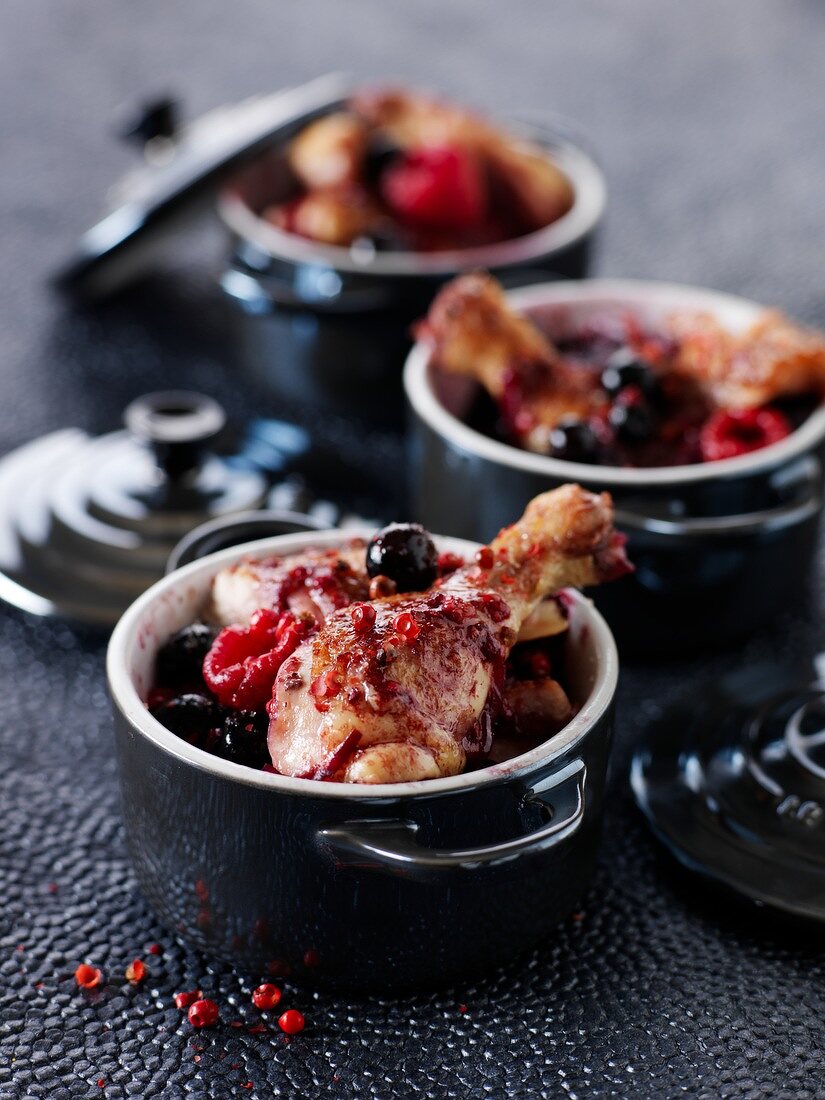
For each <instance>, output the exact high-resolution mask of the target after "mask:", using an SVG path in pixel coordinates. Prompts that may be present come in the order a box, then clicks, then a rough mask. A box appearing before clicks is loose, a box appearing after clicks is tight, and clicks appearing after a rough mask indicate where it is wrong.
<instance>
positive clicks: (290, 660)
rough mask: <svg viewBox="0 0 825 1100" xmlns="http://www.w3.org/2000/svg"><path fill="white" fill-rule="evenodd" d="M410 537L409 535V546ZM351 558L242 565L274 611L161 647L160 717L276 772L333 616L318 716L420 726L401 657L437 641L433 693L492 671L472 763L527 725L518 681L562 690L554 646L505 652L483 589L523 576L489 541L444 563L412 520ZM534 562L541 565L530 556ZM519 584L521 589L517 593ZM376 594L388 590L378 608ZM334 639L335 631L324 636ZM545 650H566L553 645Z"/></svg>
mask: <svg viewBox="0 0 825 1100" xmlns="http://www.w3.org/2000/svg"><path fill="white" fill-rule="evenodd" d="M404 539H408V540H409V547H408V548H406V549H405V544H404ZM339 553H341V552H339V551H337V550H334V549H333V550H323V551H318V550H311V551H308V552H307V553H306V557H305V560H298V556H297V555H292V556H291V557H290V558H288V559H283V560H278V559H275V558H269V559H266V560H263V561H260V562H245V563H241V566H240V567H238V568H239V569H240V570H246V572H247V574H248V575H249V577H254V578H255V579H256V583H258V584H259V587H258V588H257V589H256V598H263V599H266V601H267V606H265V607H260V608H258V609H257V610H256V611H254V612H253V613H252V614H251V616H250V617H249V620H248V622H247V623H246V624H245V625H236V626H228V627H225V628H224V629H222V630H219V631H216V630H215V629H213V628H210V627H208V626H206V625H204V624H202V623H195V624H192V626H190V627H185V628H184V629H183V630H182V631H179V632H178V634H176V635H175V636H174V637H173V638H171V639H170V640H169V641H168V642H167V643H166V644H165V645H164V646H163V647H162V649H161V652H160V654H159V656H158V661H157V676H158V682H157V683H156V684H155V686H154V687H153V688H152V691H151V693H150V707H151V709H152V711H153V714H154V715H155V716H156V717H157V718H158V720H159V721H161V722H162V723H164V724H165V725H166V726H167V728H169V729H170V730H171V731H172V732H173V733H175V734H177V735H178V736H180V737H182V738H184V739H185V740H187V741H188V742H189V743H190V744H193V745H195V746H196V747H198V748H200V749H203V750H205V751H207V752H210V753H212V754H214V755H216V756H220V757H222V758H223V759H226V760H229V761H232V762H233V763H239V764H244V765H247V766H249V767H253V768H256V769H260V770H264V771H268V772H276V768H275V767H273V763H272V759H273V758H272V756H270V751H269V747H268V744H267V741H268V732H269V727H270V722H271V721H275V720H276V719H277V714H278V705H279V704H278V703H277V702H276V698H275V695H274V685H275V682H276V678H277V682H278V685H279V691H281V692H284V693H286V694H287V696H288V694H289V692H290V689H291V688H295V687H298V686H299V685H301V684H302V683H304V682H305V681H304V679H303V677H304V675H305V668H304V663H303V662H305V660H306V657H305V656H302V654H301V653H299V652H298V650H299V649H300V648H301V647H302V646H303V644H304V643H305V642H307V643H309V642H312V640H313V639H314V638H315V636H316V634H317V632H318V629H319V626H320V625H321V624H322V623H323V622H325V621H326V622H327V627H328V628H329V627H330V626H331V624H332V622H334V623H335V624H336V625H335V630H334V632H333V635H332V636H333V637H338V640H339V641H340V646H339V645H338V644H337V642H336V643H335V646H336V651H335V653H334V654H331V655H330V656H331V659H329V660H327V659H326V655H325V660H324V661H323V662H322V665H321V666H320V667H322V668H323V671H322V672H320V673H319V674H317V675H316V676H315V678H314V679H312V680H310V681H308V687H309V692H310V696H311V699H312V702H313V704H314V707H315V708H316V709H317V711H318V712H319V713H320V714H324V713H326V712H327V711H328V710H329V708H330V706H331V704H332V703H333V701H335V700H338V699H339V697H342V696H343V697H344V698H345V700H346V703H347V705H348V707H349V708H351V711H352V714H353V715H354V716H357V715H358V713H359V711H360V710H361V708H364V709H365V711H366V709H367V708H368V709H369V711H370V712H371V713H377V714H386V715H389V716H391V720H392V722H393V723H394V724H395V726H397V728H398V729H399V731H400V730H402V729H403V727H404V724H405V723H409V722H410V721H413V720H414V719H413V718H411V702H410V698H409V694H408V692H407V691H406V690H405V689H404V687H403V686H402V684H401V683H399V682H398V680H397V679H396V675H395V673H394V669H395V667H396V661H397V659H398V658H399V657H400V656H402V655H407V656H409V655H412V656H413V657H414V656H415V654H416V652H417V647H419V646H421V645H422V644H423V645H425V646H432V645H433V642H434V640H435V644H436V646H437V650H438V652H439V656H440V667H439V675H440V674H441V672H442V671H443V672H444V673H445V677H446V679H445V681H444V683H443V684H441V683H439V685H434V687H433V691H434V692H436V693H438V692H439V691H443V690H449V688H448V686H446V685H447V683H448V680H449V677H450V675H452V674H455V673H457V671H458V670H459V669H460V666H461V663H462V661H463V662H465V663H466V662H471V663H473V664H484V665H486V666H487V667H488V668H489V670H490V676H491V687H490V690H489V695H488V699H487V702H486V705H485V707H484V710H483V712H482V713H481V715H480V716H479V718H478V720H477V721H476V722H475V723H474V724H473V726H472V728H471V729H470V730H469V731H468V732H467V734H466V735H465V736H464V738H463V741H462V746H461V747H462V748H463V750H464V753H465V755H466V758H467V767H470V768H473V767H479V766H482V765H483V764H484V763H485V762H487V761H488V760H489V759H491V752H492V750H493V747H494V744H495V742H496V739H497V736H498V732H499V730H500V729H505V730H506V731H508V735H512V734H513V732H514V731H515V732H516V733H518V731H519V728H520V727H519V724H518V722H517V720H516V716H514V714H513V708H512V706H511V704H510V702H509V701H508V691H509V689H508V684H509V683H510V682H511V681H512V680H513V679H514V678H515V679H517V680H519V681H528V682H529V681H539V680H546V679H547V678H548V677H549V676H551V672H550V671H549V670H551V669H552V676H553V678H554V682H555V681H558V682H559V683H558V690H559V691H560V692H561V693H562V694H564V692H565V688H564V686H563V683H564V679H565V674H564V661H563V660H559V659H558V657H557V656H556V657H554V658H553V660H552V662H551V661H550V657H549V656H548V657H546V658H543V657H542V653H543V649H542V647H543V645H544V644H545V643H542V642H531V643H530V645H531V653H533V654H534V656H533V665H532V666H530V667H531V668H532V672H531V671H530V669H529V668H528V669H527V671H525V666H523V663H520V662H521V654H522V651H523V649H524V646H522V645H516V646H515V648H514V649H513V650H512V652H511V653H510V656H509V658H508V657H507V656H506V654H507V648H508V646H507V645H506V644H505V641H506V642H507V643H509V642H510V641H511V640H512V635H511V633H510V632H509V630H508V627H507V620H508V619H509V617H510V605H509V604H508V602H507V599H506V598H502V596H501V595H499V594H497V593H496V592H494V591H489V590H485V587H486V585H487V584H488V583H492V580H493V577H495V579H496V584H497V585H499V586H503V589H502V590H503V592H504V594H505V596H507V595H508V594H509V593H510V592H513V594H514V595H515V588H514V587H512V586H515V584H516V578H515V577H513V576H510V574H509V572H508V571H509V570H510V569H511V568H512V567H511V565H510V564H509V561H508V560H507V558H506V555H505V556H504V557H501V556H499V555H496V554H495V553H494V551H493V550H491V549H490V548H489V547H483V548H481V549H480V550H479V551H478V552H477V553H476V554H475V556H474V560H473V561H472V563H466V562H465V560H464V559H463V558H462V557H461V556H460V555H458V554H455V553H453V552H446V553H442V554H440V555H439V554H437V552H436V550H435V547H434V546H433V545H432V542H431V539H430V536H429V535H428V534H427V532H425V531H423V529H422V528H420V527H418V526H416V525H412V524H407V525H404V524H395V525H391V526H390V527H388V528H385V529H384V531H383V532H380V533H379V534H378V535H376V537H375V538H374V539H373V540H371V542H370V544H369V546H368V545H367V544H366V543H365V542H363V541H362V542H360V543H358V544H357V546H355V548H354V549H353V547H352V545H351V546H350V547H348V549H347V560H346V561H343V560H342V559H341V558H340V557H339ZM602 554H603V556H604V557H605V561H603V562H602V563H601V566H600V568H601V569H602V570H603V571H605V572H609V564H610V562H611V561H613V560H614V559H615V564H616V569H617V570H618V569H619V568H620V566H621V563H622V562H623V561H624V555H623V553H622V552H621V548H620V547H617V548H616V549H615V552H614V549H613V547H612V546H608V547H607V548H605V550H603V551H602ZM527 558H528V561H529V560H530V558H531V555H530V552H529V551H528V553H527ZM465 564H472V567H473V572H474V575H475V580H474V582H473V583H472V584H470V585H468V586H466V587H465V586H464V585H463V584H462V585H460V586H458V587H457V588H455V590H454V589H453V588H450V589H447V588H442V587H441V585H442V582H443V581H444V580H445V579H446V578H448V577H450V576H452V575H453V574H454V573H455V571H456V570H457V569H459V568H461V567H462V566H464V565H465ZM233 568H234V567H233ZM379 568H380V569H384V568H386V569H389V570H390V571H394V572H395V574H396V575H395V576H392V577H390V576H387V575H385V574H383V573H379V574H377V575H373V576H370V571H372V572H373V573H375V570H376V569H379ZM508 581H509V582H512V586H510V587H508ZM376 582H378V583H376ZM414 582H416V583H417V589H418V590H416V587H415V584H414ZM427 585H430V587H429V588H427ZM373 587H377V588H378V589H379V594H378V595H377V597H376V596H373V599H372V602H368V597H370V596H371V594H372V588H373ZM399 588H401V589H402V591H398V589H399ZM421 590H423V591H424V596H423V598H422V596H421V594H420V591H421ZM560 606H561V605H560ZM562 626H563V620H562ZM327 633H329V630H327V631H325V636H326V634H327ZM434 636H435V639H434ZM547 644H548V645H550V646H551V647H552V646H555V645H556V643H555V641H554V639H550V640H549V641H548V643H547ZM556 648H557V647H556ZM304 652H305V651H303V650H302V653H304ZM421 652H422V653H423V652H426V650H421ZM196 657H197V658H199V661H200V665H198V663H197V662H196V661H195V658H196ZM558 725H559V723H555V720H554V719H551V720H550V721H549V722H547V723H545V725H544V727H543V728H542V739H543V738H546V737H547V736H550V735H552V734H553V733H554V732H555V729H556V728H557V726H558ZM533 743H535V741H530V740H529V738H524V737H521V740H520V741H518V743H516V744H514V746H513V749H512V752H511V755H514V754H517V753H519V752H524V751H526V750H527V749H528V748H531V747H532V745H533ZM360 747H361V733H360V732H359V731H358V729H357V728H353V729H352V730H351V731H350V732H349V733H348V734H347V735H345V736H343V737H342V739H341V740H340V742H339V743H337V744H336V745H335V746H334V747H332V748H331V749H330V750H329V752H328V753H327V755H326V756H323V754H322V753H321V754H319V757H320V758H321V763H320V764H317V763H315V764H314V765H313V767H312V768H311V769H310V770H307V771H306V772H304V773H301V772H300V769H297V771H291V772H290V774H297V777H298V778H304V779H311V780H314V781H320V782H339V781H341V780H342V779H343V778H344V774H345V772H346V770H347V768H348V766H349V765H350V764H351V762H352V760H353V758H354V757H355V755H356V754H357V753H358V751H359V748H360ZM316 759H317V758H316ZM198 999H201V998H200V993H199V991H193V992H192V993H190V994H180V995H179V997H178V998H177V1003H178V1005H179V1007H181V1008H185V1007H189V1006H190V1004H191V1003H192V1001H194V1000H198Z"/></svg>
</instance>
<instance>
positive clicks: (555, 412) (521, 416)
mask: <svg viewBox="0 0 825 1100" xmlns="http://www.w3.org/2000/svg"><path fill="white" fill-rule="evenodd" d="M537 323H538V324H539V327H541V321H540V319H539V320H538V322H537ZM554 347H555V350H556V351H557V352H558V353H559V360H558V362H557V363H556V364H555V365H551V366H548V364H547V363H544V362H521V361H514V362H512V363H511V365H510V366H509V367H507V368H504V369H503V370H502V374H501V383H500V386H499V388H498V391H497V394H496V399H495V401H492V400H491V398H490V397H489V396H488V395H487V394H485V393H483V392H479V395H478V397H477V400H476V401H475V404H474V406H473V408H472V409H471V411H470V413H469V416H468V421H469V423H470V425H471V426H472V427H474V428H476V429H477V430H479V431H481V432H484V433H485V434H487V435H492V436H495V437H497V438H500V439H503V440H504V441H506V442H508V443H511V444H514V445H516V446H519V447H523V448H525V449H527V450H532V451H535V452H536V453H539V454H546V455H548V456H550V457H552V458H559V459H562V460H564V461H567V462H576V463H584V464H587V465H602V466H614V467H637V468H655V467H662V466H685V465H693V464H697V463H703V462H718V461H720V460H723V459H726V458H734V457H737V456H738V455H742V454H747V453H750V452H751V451H755V450H758V449H760V448H762V447H767V446H770V445H771V444H773V443H777V442H779V441H780V440H782V439H784V438H785V437H786V436H787V435H789V434H790V432H792V431H793V430H794V429H795V428H797V427H798V426H799V425H800V424H801V423H802V422H803V421H804V420H805V419H806V418H807V417H808V416H809V415H810V414H811V412H812V411H813V410H814V408H815V407H816V406H817V404H818V403H819V401H820V397H819V395H818V394H816V393H814V392H810V393H800V394H798V395H796V396H794V397H792V398H788V397H785V398H776V399H775V400H773V401H772V402H771V403H770V404H766V405H762V406H757V407H754V408H735V407H720V406H719V405H718V404H715V403H714V402H713V401H712V400H711V399H710V397H709V396H708V394H707V392H706V390H704V389H702V388H701V387H700V386H699V385H698V384H697V381H696V379H695V378H694V377H692V376H691V375H690V374H689V372H686V371H684V370H682V368H681V366H680V362H681V360H680V355H681V354H682V350H681V349H682V345H680V343H679V342H678V341H677V340H675V339H674V338H671V337H669V336H667V335H664V334H662V333H657V332H652V331H649V330H647V329H645V328H643V327H642V325H641V324H640V322H639V321H638V319H637V318H634V317H633V316H627V317H625V318H624V319H623V321H622V322H621V324H620V325H617V324H616V322H615V320H614V321H613V322H611V324H610V325H609V326H605V328H604V329H600V328H599V327H598V326H596V325H594V326H591V327H589V328H587V329H582V330H580V331H579V332H577V333H576V335H575V336H568V337H566V338H563V339H561V338H554ZM692 354H695V349H693V348H692ZM708 354H710V352H709V351H708ZM545 412H546V413H547V414H548V417H549V419H548V418H543V415H542V414H543V413H545ZM551 425H552V426H551Z"/></svg>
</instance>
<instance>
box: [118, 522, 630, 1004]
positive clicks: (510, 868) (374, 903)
mask: <svg viewBox="0 0 825 1100" xmlns="http://www.w3.org/2000/svg"><path fill="white" fill-rule="evenodd" d="M342 538H343V536H342V533H341V532H340V531H329V532H323V533H318V534H315V533H306V534H300V535H288V536H282V537H276V538H270V539H264V540H261V541H258V542H254V543H248V544H246V545H244V546H242V547H233V548H231V549H229V550H225V551H222V552H221V553H218V554H213V555H211V556H209V557H207V558H204V559H202V560H200V561H195V562H193V563H192V564H190V565H188V566H185V567H183V568H182V569H180V570H177V571H176V572H174V573H172V574H170V575H169V576H167V577H166V578H165V579H164V580H162V581H160V582H158V583H157V584H156V585H154V587H153V588H151V589H149V591H148V592H146V593H145V594H144V595H143V596H141V597H140V599H139V600H137V601H136V602H135V603H134V604H133V605H132V607H131V608H130V609H129V610H128V611H127V612H126V613H125V615H124V616H123V618H122V619H121V621H120V623H119V624H118V626H117V628H116V629H115V632H114V634H113V636H112V640H111V643H110V646H109V652H108V664H107V667H108V678H109V686H110V691H111V696H112V702H113V709H114V716H115V739H116V747H117V757H118V766H119V771H120V782H121V789H122V796H123V810H124V818H125V823H126V831H127V837H128V841H129V845H130V848H131V852H132V858H133V863H134V867H135V871H136V874H137V877H138V881H139V883H140V885H141V888H142V889H143V892H144V894H145V895H146V897H147V898H148V900H149V901H150V903H151V904H152V906H153V907H154V909H155V910H156V912H157V914H158V916H159V917H160V918H161V919H162V920H163V921H164V923H165V924H166V925H168V927H169V928H170V929H172V930H174V931H175V932H177V933H178V934H179V935H180V936H181V937H182V938H183V939H184V940H185V941H186V942H187V943H189V944H191V945H192V946H194V947H197V948H200V949H202V950H204V951H207V952H209V953H211V954H215V955H217V956H220V957H221V958H224V959H227V960H230V961H232V962H233V963H236V964H238V965H241V966H245V967H248V968H250V969H251V970H255V971H256V972H258V973H283V974H289V975H291V976H292V977H294V978H295V979H296V980H303V981H306V982H311V983H313V984H316V983H317V984H326V985H333V986H338V987H340V988H345V989H348V990H349V989H353V990H354V989H359V988H394V987H408V986H435V985H439V984H445V983H448V982H451V981H454V980H458V979H462V978H466V977H470V976H473V975H478V974H480V973H482V972H483V971H486V970H489V969H491V968H493V967H495V966H497V965H499V964H501V963H503V962H505V961H506V960H508V959H510V958H511V957H513V956H515V955H517V954H518V953H519V952H521V951H524V950H525V949H526V948H528V947H530V946H531V945H532V944H534V943H535V942H536V941H537V940H538V939H540V938H541V937H542V936H543V935H544V934H545V933H546V932H548V931H549V930H551V929H552V928H553V927H554V925H556V924H557V923H558V922H559V921H560V920H561V919H562V918H563V917H565V916H566V915H567V914H568V913H569V912H570V910H571V909H572V908H573V907H574V905H575V904H576V901H577V900H578V899H579V898H580V897H581V895H582V893H583V891H584V890H585V888H586V886H587V883H588V880H589V878H590V875H591V872H592V869H593V864H594V860H595V855H596V846H597V839H598V830H599V822H600V818H601V809H602V802H603V795H604V784H605V773H606V769H607V761H608V749H609V743H610V732H611V720H612V707H613V697H614V693H615V688H616V680H617V674H618V660H617V655H616V648H615V645H614V642H613V639H612V637H611V634H610V631H609V630H608V628H607V626H606V624H605V622H604V620H603V619H602V618H601V616H600V615H599V614H598V612H597V611H595V610H594V608H593V607H592V605H591V604H590V602H589V601H588V600H586V599H585V598H583V597H582V596H580V595H578V594H576V593H573V594H571V599H570V612H571V619H570V635H569V643H568V652H569V654H570V658H571V659H570V668H569V670H568V678H569V680H570V684H571V689H572V694H573V696H574V698H575V699H576V701H577V703H579V705H580V709H579V711H578V713H577V715H576V717H575V718H574V719H573V720H572V721H571V722H570V723H569V725H568V726H566V727H565V728H564V729H563V730H562V731H561V732H560V733H558V734H557V735H556V736H554V737H552V738H551V739H550V740H549V741H548V742H546V743H545V744H543V745H541V746H539V747H538V748H535V749H533V750H531V751H530V752H528V753H525V754H524V755H522V756H520V757H517V758H515V759H513V760H510V761H507V762H506V763H503V764H498V765H494V766H492V767H489V768H485V769H483V770H479V771H476V772H470V773H467V774H463V775H459V776H454V777H452V778H448V779H438V780H430V781H421V782H416V783H402V784H392V785H390V784H387V785H381V786H358V785H355V784H338V783H323V782H316V781H312V780H303V779H292V778H288V777H285V776H279V775H275V774H270V773H266V772H259V771H254V770H252V769H250V768H246V767H243V766H241V765H237V764H232V763H229V762H227V761H224V760H221V759H219V758H217V757H215V756H212V755H210V754H208V753H205V752H203V751H201V750H200V749H197V748H194V747H193V746H191V745H189V744H187V743H186V742H185V741H183V740H182V739H181V738H179V737H176V736H175V735H174V734H172V733H171V732H169V731H168V730H166V729H165V728H164V727H163V726H162V725H161V724H160V723H159V722H157V721H156V720H155V719H154V718H153V717H152V716H151V715H150V713H149V711H148V710H147V709H146V707H145V705H144V703H143V700H144V699H145V697H146V694H147V691H148V690H149V688H150V686H151V683H152V679H153V674H154V657H155V653H156V651H157V649H158V647H159V645H160V644H162V643H163V641H164V640H165V639H166V638H167V637H169V635H170V634H172V633H173V632H174V631H176V630H177V629H179V628H180V627H181V626H183V625H185V624H186V623H189V622H191V621H192V620H193V619H194V618H195V617H196V616H197V615H198V613H199V612H200V610H201V608H202V607H203V604H204V602H205V599H206V597H207V593H208V590H209V585H210V582H211V578H212V577H213V575H214V574H215V572H216V571H217V570H218V569H219V568H221V567H222V566H224V565H226V564H228V563H229V562H232V561H235V560H237V559H238V558H239V557H242V556H245V555H247V554H253V555H254V554H273V553H287V552H294V551H295V550H298V549H300V548H301V547H304V546H308V545H331V544H333V545H334V544H336V543H338V542H340V541H341V540H342ZM439 546H440V548H441V549H451V550H454V551H456V552H463V553H465V554H467V553H468V552H471V551H472V550H474V549H475V547H474V546H470V545H469V544H467V543H463V542H458V541H457V540H450V539H445V540H439Z"/></svg>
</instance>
